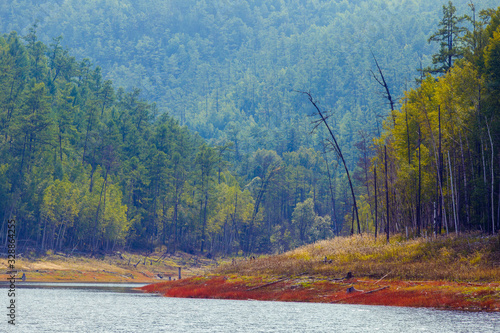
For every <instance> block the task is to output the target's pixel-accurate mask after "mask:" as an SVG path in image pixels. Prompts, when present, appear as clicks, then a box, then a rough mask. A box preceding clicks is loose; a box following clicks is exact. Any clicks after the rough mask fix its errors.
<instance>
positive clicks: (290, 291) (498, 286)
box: [141, 275, 500, 312]
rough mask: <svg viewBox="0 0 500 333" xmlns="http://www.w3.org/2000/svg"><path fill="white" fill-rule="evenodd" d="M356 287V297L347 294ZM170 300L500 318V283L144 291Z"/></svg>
mask: <svg viewBox="0 0 500 333" xmlns="http://www.w3.org/2000/svg"><path fill="white" fill-rule="evenodd" d="M350 287H354V291H352V292H349V293H348V292H347V289H348V288H350ZM141 289H142V290H144V291H146V292H151V293H160V294H163V295H164V296H167V297H185V298H216V299H239V300H247V299H252V300H265V301H293V302H317V303H344V304H367V305H391V306H407V307H430V308H438V309H449V310H468V311H493V312H500V283H457V282H444V281H398V280H392V281H380V280H379V281H375V280H364V279H363V280H362V279H355V278H352V279H349V280H328V279H319V278H313V277H309V278H304V277H297V278H283V279H279V278H274V279H272V278H268V279H263V278H262V277H242V276H235V275H231V276H209V277H192V278H188V279H183V280H177V281H168V282H160V283H155V284H150V285H147V286H144V287H142V288H141Z"/></svg>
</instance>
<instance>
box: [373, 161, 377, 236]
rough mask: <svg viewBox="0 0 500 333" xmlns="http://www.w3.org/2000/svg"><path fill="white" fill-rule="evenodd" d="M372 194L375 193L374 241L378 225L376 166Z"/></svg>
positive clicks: (375, 167)
mask: <svg viewBox="0 0 500 333" xmlns="http://www.w3.org/2000/svg"><path fill="white" fill-rule="evenodd" d="M373 179H374V187H375V189H374V192H375V240H377V227H378V225H377V223H378V198H377V165H376V164H375V165H374V166H373Z"/></svg>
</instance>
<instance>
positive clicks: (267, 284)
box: [247, 278, 288, 291]
mask: <svg viewBox="0 0 500 333" xmlns="http://www.w3.org/2000/svg"><path fill="white" fill-rule="evenodd" d="M285 280H288V278H282V279H279V280H277V281H273V282H269V283H266V284H264V285H262V286H258V287H253V288H250V289H247V291H252V290H256V289H260V288H264V287H267V286H271V285H273V284H276V283H279V282H282V281H285Z"/></svg>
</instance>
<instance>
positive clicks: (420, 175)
mask: <svg viewBox="0 0 500 333" xmlns="http://www.w3.org/2000/svg"><path fill="white" fill-rule="evenodd" d="M421 139H422V133H421V131H420V125H419V126H418V194H417V236H418V237H420V226H421V220H420V211H421V208H420V205H421V202H420V200H421V198H422V196H421V193H422V163H421V159H422V158H421V147H420V144H421V142H420V140H421Z"/></svg>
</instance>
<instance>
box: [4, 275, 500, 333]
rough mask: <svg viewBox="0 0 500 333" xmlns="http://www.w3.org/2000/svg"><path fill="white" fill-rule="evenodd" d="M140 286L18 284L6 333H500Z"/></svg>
mask: <svg viewBox="0 0 500 333" xmlns="http://www.w3.org/2000/svg"><path fill="white" fill-rule="evenodd" d="M137 286H140V285H132V284H97V283H30V284H24V285H21V284H18V286H17V290H16V298H15V300H16V325H15V327H13V326H12V325H9V324H8V323H7V316H6V314H7V309H6V307H7V306H8V302H9V298H8V297H7V290H6V288H2V289H3V292H4V294H5V297H3V298H2V297H0V302H3V306H2V308H3V309H4V312H5V315H4V316H2V318H3V322H1V323H0V332H29V333H39V332H89V333H94V332H231V333H233V332H287V333H288V332H297V333H298V332H301V333H302V332H342V333H347V332H404V333H408V332H439V333H446V332H450V333H457V332H500V326H499V325H500V314H499V313H480V312H461V311H443V310H432V309H415V308H402V307H384V306H366V305H344V304H317V303H287V302H263V301H234V300H212V299H183V298H167V297H161V296H158V295H153V294H144V293H142V292H137V291H134V289H133V287H137ZM2 299H3V301H2Z"/></svg>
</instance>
